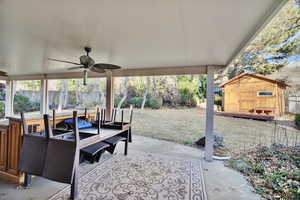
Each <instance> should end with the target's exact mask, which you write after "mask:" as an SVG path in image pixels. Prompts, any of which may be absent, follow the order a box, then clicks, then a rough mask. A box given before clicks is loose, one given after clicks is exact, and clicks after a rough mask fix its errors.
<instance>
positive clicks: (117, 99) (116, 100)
mask: <svg viewBox="0 0 300 200" xmlns="http://www.w3.org/2000/svg"><path fill="white" fill-rule="evenodd" d="M121 100H122V97H116V98H115V99H114V106H115V108H116V107H118V105H119V103H120V101H121ZM127 107H129V104H128V101H127V99H125V100H124V101H123V103H122V105H121V108H127Z"/></svg>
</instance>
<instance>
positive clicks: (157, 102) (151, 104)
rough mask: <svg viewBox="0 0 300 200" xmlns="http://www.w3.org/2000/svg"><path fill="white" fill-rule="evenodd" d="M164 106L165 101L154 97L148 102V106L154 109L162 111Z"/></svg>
mask: <svg viewBox="0 0 300 200" xmlns="http://www.w3.org/2000/svg"><path fill="white" fill-rule="evenodd" d="M162 104H163V100H162V98H161V97H152V98H150V99H149V100H148V102H147V104H146V106H147V107H149V108H152V109H160V108H161V107H162Z"/></svg>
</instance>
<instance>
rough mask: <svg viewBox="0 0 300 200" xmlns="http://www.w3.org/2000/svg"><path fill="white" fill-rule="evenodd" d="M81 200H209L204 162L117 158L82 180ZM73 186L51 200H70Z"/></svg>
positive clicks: (133, 155)
mask: <svg viewBox="0 0 300 200" xmlns="http://www.w3.org/2000/svg"><path fill="white" fill-rule="evenodd" d="M79 188H80V189H79V193H80V198H79V199H81V200H100V199H101V200H162V199H168V200H206V199H207V198H206V192H205V187H204V179H203V174H202V168H201V162H200V161H195V160H194V161H183V160H173V159H172V158H169V157H162V156H159V155H155V154H145V153H136V152H134V153H133V152H131V155H128V156H127V157H126V156H123V155H115V156H113V157H112V158H111V159H108V160H106V161H104V162H103V163H102V164H99V165H98V166H97V167H96V168H94V169H93V170H91V171H90V172H88V173H87V174H85V175H83V176H82V177H81V178H80V179H79ZM69 194H70V186H68V187H66V188H65V189H63V190H61V191H60V192H58V193H57V194H55V195H54V196H53V197H51V198H50V200H63V199H68V197H69Z"/></svg>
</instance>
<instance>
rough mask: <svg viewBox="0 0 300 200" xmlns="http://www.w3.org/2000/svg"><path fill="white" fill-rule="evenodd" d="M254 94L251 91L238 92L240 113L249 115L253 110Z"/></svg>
mask: <svg viewBox="0 0 300 200" xmlns="http://www.w3.org/2000/svg"><path fill="white" fill-rule="evenodd" d="M254 97H255V94H253V92H252V91H241V92H240V102H239V105H240V112H243V113H249V112H250V111H251V110H253V109H254V108H255V104H256V100H255V98H254Z"/></svg>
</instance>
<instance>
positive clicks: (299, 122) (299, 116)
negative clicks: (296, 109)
mask: <svg viewBox="0 0 300 200" xmlns="http://www.w3.org/2000/svg"><path fill="white" fill-rule="evenodd" d="M295 124H296V125H297V126H298V127H300V114H296V116H295Z"/></svg>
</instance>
